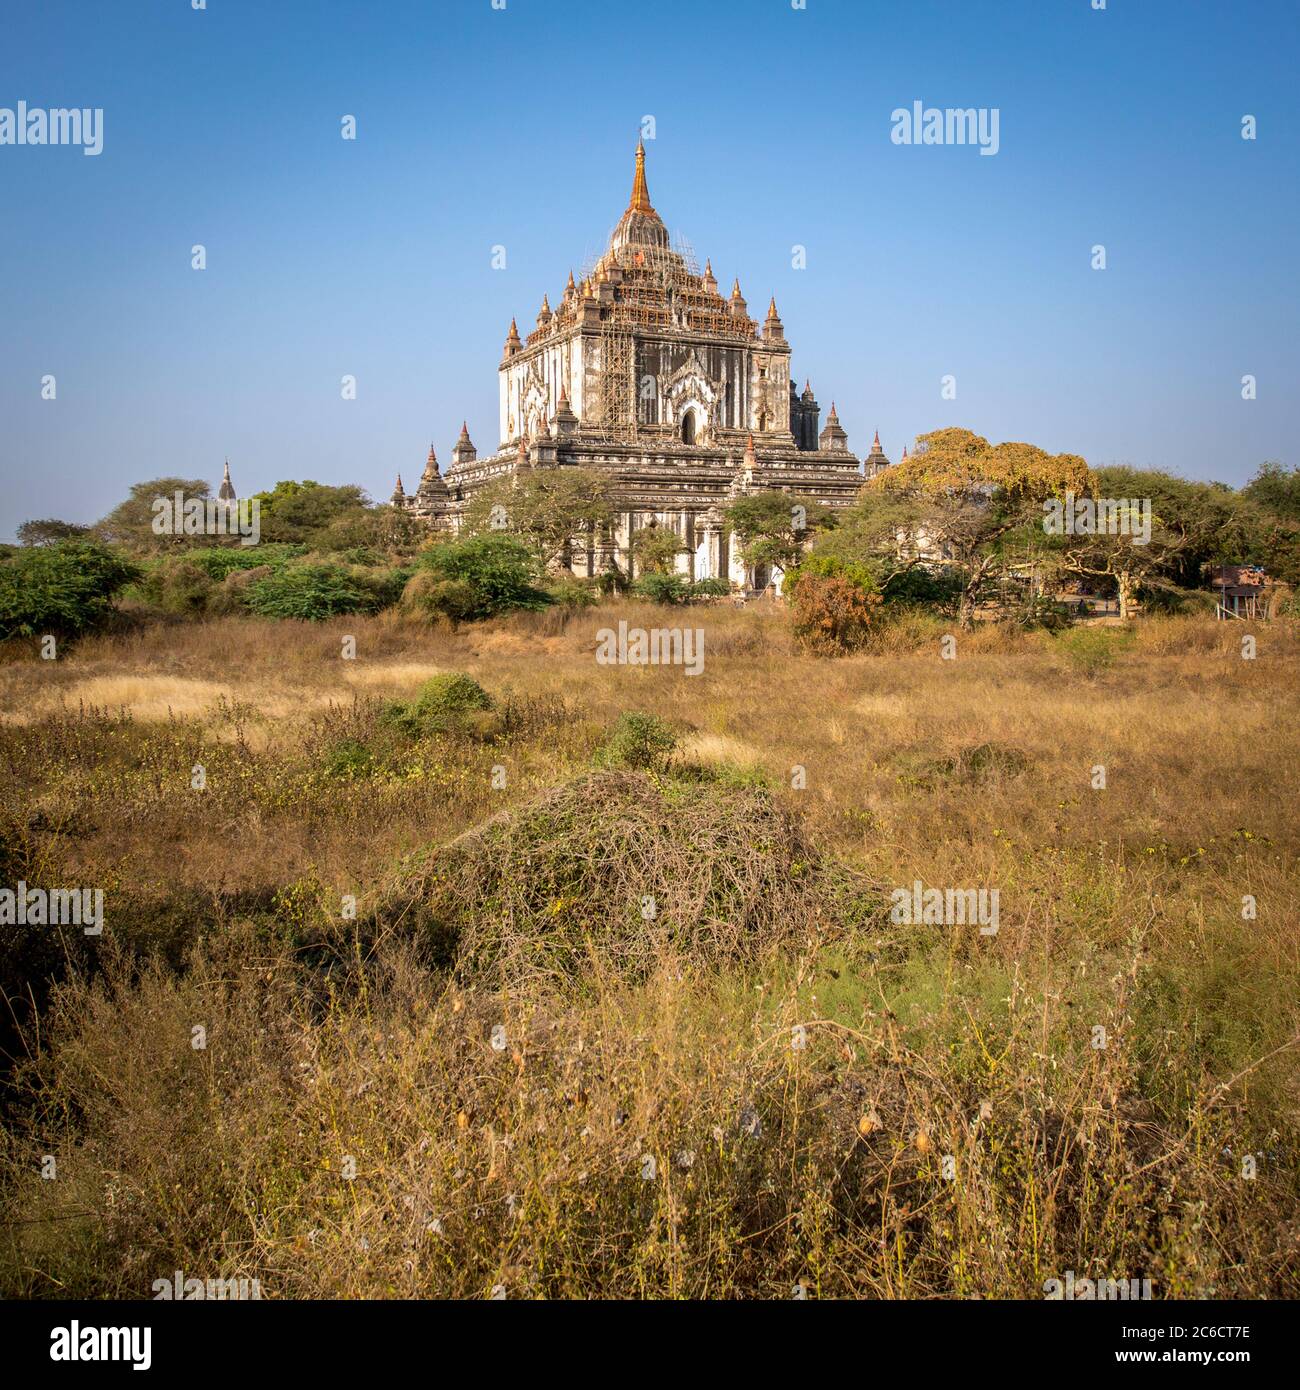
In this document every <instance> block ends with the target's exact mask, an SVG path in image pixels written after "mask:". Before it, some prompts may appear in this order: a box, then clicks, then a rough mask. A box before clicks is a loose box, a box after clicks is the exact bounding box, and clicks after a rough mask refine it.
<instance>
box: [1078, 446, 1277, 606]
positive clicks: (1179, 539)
mask: <svg viewBox="0 0 1300 1390" xmlns="http://www.w3.org/2000/svg"><path fill="white" fill-rule="evenodd" d="M1097 495H1098V496H1099V497H1107V498H1113V499H1116V500H1122V499H1137V500H1139V501H1141V500H1144V499H1149V500H1150V502H1151V511H1152V515H1153V516H1154V517H1156V518H1159V522H1160V528H1161V531H1162V533H1163V536H1164V541H1165V544H1164V546H1163V550H1164V554H1165V557H1166V564H1165V565H1164V570H1165V572H1166V573H1168V575H1169V577H1170V579H1171V580H1172V581H1173V582H1174V583H1175V584H1179V585H1181V586H1182V587H1183V588H1187V589H1193V588H1196V587H1198V586H1199V585H1200V583H1201V578H1202V572H1203V570H1204V568H1205V566H1206V565H1208V564H1214V563H1222V564H1233V563H1238V562H1241V561H1243V560H1245V559H1246V558H1247V555H1248V553H1249V552H1250V551H1251V549H1252V548H1253V547H1254V546H1255V545H1256V544H1257V543H1258V539H1259V535H1260V533H1261V529H1262V528H1261V525H1260V518H1259V516H1258V514H1257V513H1256V512H1255V511H1254V510H1253V509H1252V508H1251V507H1250V506H1249V505H1248V504H1246V503H1244V502H1243V500H1242V494H1240V493H1236V492H1233V490H1232V489H1231V488H1230V487H1228V486H1227V485H1226V484H1224V483H1201V482H1192V481H1191V480H1189V479H1187V478H1179V477H1176V476H1175V475H1174V474H1172V473H1165V472H1163V471H1162V470H1160V469H1156V468H1132V467H1129V466H1128V465H1126V464H1117V465H1113V466H1109V467H1105V468H1099V469H1098V470H1097Z"/></svg>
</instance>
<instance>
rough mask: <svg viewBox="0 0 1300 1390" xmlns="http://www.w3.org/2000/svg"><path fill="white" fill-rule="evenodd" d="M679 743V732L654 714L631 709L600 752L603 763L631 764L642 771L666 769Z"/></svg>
mask: <svg viewBox="0 0 1300 1390" xmlns="http://www.w3.org/2000/svg"><path fill="white" fill-rule="evenodd" d="M676 747H677V735H676V734H675V733H673V731H672V730H671V729H670V728H669V727H668V725H667V724H665V723H664V721H663V720H662V719H658V718H656V717H655V716H654V715H653V714H639V713H637V712H635V711H631V710H629V711H627V712H625V713H623V714H620V715H619V717H618V722H617V723H616V724H615V725H614V727H613V729H612V730H611V731H610V735H609V737H608V738H607V739H606V740H605V743H604V745H603V746H602V747H601V749H600V751H599V752H598V753H597V755H596V761H597V762H598V763H599V764H600V765H601V766H602V767H628V768H633V769H635V770H638V771H662V769H663V768H664V767H665V766H666V765H667V762H668V759H669V758H670V757H671V756H672V753H673V750H674V749H675V748H676Z"/></svg>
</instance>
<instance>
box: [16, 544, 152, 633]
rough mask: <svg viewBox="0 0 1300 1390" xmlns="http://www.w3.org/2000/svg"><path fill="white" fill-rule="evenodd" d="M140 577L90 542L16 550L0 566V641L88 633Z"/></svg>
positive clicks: (113, 554)
mask: <svg viewBox="0 0 1300 1390" xmlns="http://www.w3.org/2000/svg"><path fill="white" fill-rule="evenodd" d="M139 577H140V571H139V570H138V569H137V568H136V567H135V566H134V565H133V564H131V563H130V561H128V560H125V559H123V558H122V556H120V555H119V554H117V553H116V552H115V551H112V550H110V549H109V548H108V547H107V546H104V545H97V544H95V543H94V542H93V541H63V542H60V543H58V544H55V545H42V546H35V547H32V548H31V549H27V550H20V551H17V552H16V553H15V554H14V555H12V556H11V557H10V558H9V559H8V560H5V561H4V562H3V563H0V639H5V638H9V637H31V636H42V635H44V634H46V633H50V634H54V635H56V636H76V635H77V634H78V633H82V632H88V631H91V630H93V629H94V628H96V627H99V626H101V625H102V624H103V623H104V621H105V620H106V619H107V618H108V616H109V614H110V613H111V612H112V609H113V599H114V598H115V597H116V596H117V594H118V593H119V592H120V591H121V590H122V589H123V588H125V587H126V585H128V584H130V583H132V582H134V581H135V580H137V579H139Z"/></svg>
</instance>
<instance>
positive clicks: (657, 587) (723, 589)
mask: <svg viewBox="0 0 1300 1390" xmlns="http://www.w3.org/2000/svg"><path fill="white" fill-rule="evenodd" d="M730 592H731V585H730V584H729V583H728V582H727V581H726V580H725V579H698V580H696V581H695V582H694V583H692V582H691V581H690V580H689V579H687V578H686V576H685V575H684V574H643V575H642V576H641V577H640V578H639V579H638V580H637V581H636V583H634V584H633V585H632V593H633V594H635V595H636V597H637V598H644V599H649V600H650V602H651V603H686V602H687V601H688V600H690V599H693V598H723V597H725V596H726V595H727V594H729V593H730Z"/></svg>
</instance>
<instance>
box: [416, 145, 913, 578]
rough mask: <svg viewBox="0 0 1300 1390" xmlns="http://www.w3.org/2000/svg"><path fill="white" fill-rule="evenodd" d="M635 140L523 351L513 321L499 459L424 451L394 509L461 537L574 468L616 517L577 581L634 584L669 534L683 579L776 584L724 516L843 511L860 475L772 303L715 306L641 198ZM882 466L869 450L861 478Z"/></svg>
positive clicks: (458, 450)
mask: <svg viewBox="0 0 1300 1390" xmlns="http://www.w3.org/2000/svg"><path fill="white" fill-rule="evenodd" d="M645 163H646V156H645V147H644V145H643V144H642V143H640V142H638V144H637V149H636V167H635V171H634V174H633V180H632V194H631V198H630V199H629V201H628V206H627V210H626V211H625V212H624V213H623V215H622V217H620V218H619V220H618V224H617V225H616V226H615V228H614V231H613V233H612V235H611V237H610V240H609V245H608V248H607V249H606V251H605V252H604V254H603V255H601V256H600V257H599V259H598V260H597V261H596V262H595V264H594V265H592V266H590V267H589V268H587V269H585V270H584V272H583V273H582V275H581V277H580V278H579V279H577V280H575V279H574V276H573V273H572V271H570V273H569V279H568V283H567V284H566V285H565V287H564V290H563V292H562V293H561V295H560V296H559V298H558V300H557V302H556V304H555V307H554V308H552V307H551V304H550V301H549V298H548V297H547V296H543V298H542V303H541V307H540V309H539V310H538V313H537V319H536V323H535V325H534V327H533V329H532V331H531V332H529V333H528V334H527V335H526V336H524V335H521V334H520V332H519V328H518V325H517V322H516V321H515V320H513V319H512V320H511V323H510V329H509V332H508V333H507V335H506V340H505V346H504V348H503V350H502V357H501V363H500V366H499V368H498V378H499V387H500V408H499V419H498V434H499V444H498V446H497V449H496V451H495V452H494V453H492V454H490V455H487V456H485V457H483V458H480V457H479V456H478V453H477V451H476V449H475V447H474V445H473V443H472V442H471V440H470V436H469V430H468V427H467V426H464V425H463V426H462V427H461V432H460V438H459V439H458V440H457V442H456V445H455V447H454V448H453V449H452V451H451V459H450V463H449V465H448V467H447V470H446V474H445V476H444V474H443V472H442V470H441V468H440V467H439V464H438V460H437V457H436V454H435V451H434V449H433V447H432V446H431V447H430V449H429V457H428V460H427V462H426V464H425V467H424V472H423V475H422V476H421V478H420V482H419V485H418V486H417V488H416V489H415V491H414V492H413V493H410V494H408V493H407V492H406V491H405V490H404V489H403V487H402V483H401V479H400V477H399V479H398V483H397V488H396V490H395V492H394V494H393V498H392V501H393V504H394V505H395V506H400V507H403V508H405V509H407V510H408V511H410V512H411V513H412V514H413V515H415V516H417V517H419V518H421V519H423V520H425V521H427V522H428V523H430V524H431V525H433V526H435V527H437V528H439V529H445V530H449V531H455V530H457V529H459V525H460V520H461V517H462V515H463V511H464V507H465V504H466V502H467V501H468V500H469V499H470V498H472V496H473V494H474V492H475V491H476V490H477V489H479V488H481V487H483V486H484V485H486V484H488V483H492V482H495V481H496V480H498V479H501V478H503V477H509V476H511V475H515V474H517V473H518V472H520V471H521V470H524V469H530V468H531V469H545V468H584V469H590V470H593V471H597V470H598V471H600V472H602V473H604V474H605V475H606V476H608V477H609V479H610V481H611V484H612V491H613V494H614V496H615V498H616V502H617V520H616V522H615V524H614V525H612V526H610V527H607V528H604V530H603V533H600V534H592V535H587V536H575V537H574V538H573V545H572V547H571V551H570V554H569V559H570V562H571V565H572V569H573V571H574V572H575V573H576V574H579V575H596V574H599V573H601V572H603V571H605V570H608V569H611V568H615V567H616V568H618V569H620V570H621V571H622V572H623V573H624V574H625V575H626V576H627V577H629V578H632V577H635V575H636V573H637V564H636V555H635V535H636V532H637V531H638V529H640V528H641V527H644V526H650V525H657V526H660V527H670V528H672V529H673V530H674V531H675V532H676V533H677V535H678V537H679V538H680V540H681V543H682V547H683V548H682V553H681V554H680V555H679V557H678V566H679V568H680V570H681V571H682V572H683V573H684V574H686V575H688V576H689V577H690V578H692V579H703V578H718V577H722V578H726V579H729V580H730V581H731V582H732V583H733V584H734V585H735V586H737V587H738V588H743V589H762V588H764V587H765V586H766V584H767V583H769V582H770V581H771V579H772V578H773V577H774V576H773V575H772V574H771V573H770V572H766V571H764V572H761V573H756V572H754V571H752V570H746V568H745V566H744V564H743V563H742V562H741V560H740V558H739V556H738V555H737V554H736V553H735V547H734V546H733V545H731V544H730V543H729V538H728V536H727V533H726V528H725V526H724V522H723V511H724V509H725V508H726V507H727V505H728V504H729V503H730V502H731V501H733V500H734V499H735V498H736V497H738V496H740V495H743V494H745V493H749V492H761V491H768V490H773V489H776V490H780V491H784V492H789V493H791V494H794V495H798V496H804V497H812V498H815V499H817V500H818V501H820V502H823V503H825V504H827V505H829V506H833V507H841V506H847V505H848V504H849V503H850V502H852V500H853V499H854V497H855V496H856V494H857V492H858V489H859V488H860V487H861V486H862V483H863V480H864V467H863V464H862V463H860V462H859V460H858V459H857V458H856V457H855V456H854V455H853V454H852V453H851V452H850V450H849V446H848V436H847V435H846V434H845V432H844V429H843V427H842V426H841V424H840V421H839V416H838V414H837V413H836V409H835V406H834V404H833V403H832V405H831V408H830V412H829V414H828V415H827V416H826V421H825V424H824V425H822V424H821V423H820V421H821V407H820V406H819V405H818V403H817V400H816V398H815V397H814V395H813V392H812V387H811V384H805V386H804V389H803V391H802V393H800V392H799V391H798V388H797V386H796V384H795V382H794V381H793V380H792V379H791V376H790V344H789V342H788V341H787V340H786V336H785V327H784V325H783V324H782V322H781V318H780V315H779V314H778V312H777V307H776V300H775V298H772V299H770V300H769V303H768V306H767V312H766V314H765V316H764V318H763V320H762V322H761V323H760V322H759V321H758V320H757V319H755V318H752V317H751V316H750V313H749V307H748V305H747V303H746V301H745V298H744V296H743V294H742V293H741V289H740V282H739V280H738V279H737V280H735V281H733V284H732V288H731V292H730V294H729V295H725V296H724V295H723V294H722V293H720V292H719V289H718V284H717V281H716V279H715V278H714V274H713V267H712V264H711V263H710V262H708V261H706V262H705V266H704V270H703V272H702V273H701V272H700V271H699V269H698V267H697V266H696V264H695V263H694V260H693V257H692V255H691V253H690V251H689V249H687V248H686V247H684V246H681V245H672V244H671V243H670V239H669V235H668V230H667V228H666V227H665V226H664V223H663V220H662V219H661V218H660V216H659V214H658V213H657V212H656V211H655V209H654V205H653V204H652V203H651V201H650V190H649V186H648V184H647V181H646V167H645ZM888 465H889V460H888V459H887V458H886V457H885V455H884V453H883V451H882V450H881V447H880V438H879V435H877V436H876V439H875V443H874V446H873V448H872V451H871V453H870V454H869V455H868V457H867V459H866V468H865V476H873V475H874V474H875V473H877V472H879V471H880V469H882V468H884V467H887V466H888Z"/></svg>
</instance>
